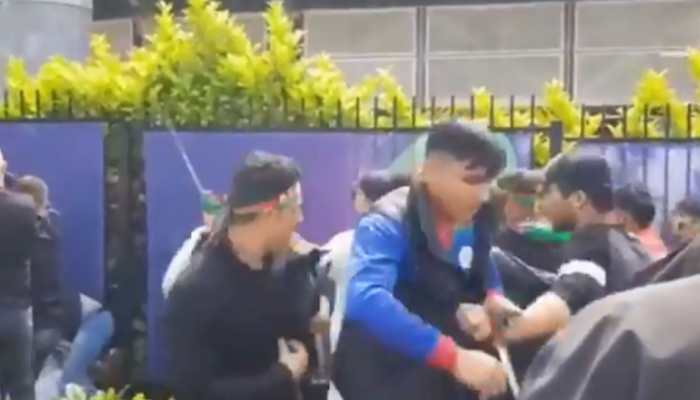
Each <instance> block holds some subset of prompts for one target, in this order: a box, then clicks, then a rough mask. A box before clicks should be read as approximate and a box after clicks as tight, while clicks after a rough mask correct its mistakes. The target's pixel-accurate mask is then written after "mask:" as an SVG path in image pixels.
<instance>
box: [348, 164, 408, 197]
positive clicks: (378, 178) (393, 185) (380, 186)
mask: <svg viewBox="0 0 700 400" xmlns="http://www.w3.org/2000/svg"><path fill="white" fill-rule="evenodd" d="M410 184H411V176H410V175H407V174H400V173H393V172H391V171H387V170H376V171H370V172H367V173H365V174H362V176H360V179H359V180H358V181H357V183H355V188H354V190H353V197H354V196H355V192H356V191H357V189H359V190H361V191H362V193H363V194H364V195H365V196H366V197H367V200H369V201H370V202H371V203H374V202H375V201H377V200H379V199H380V198H382V197H384V195H386V194H388V193H390V192H392V191H394V190H396V189H398V188H400V187H404V186H409V185H410Z"/></svg>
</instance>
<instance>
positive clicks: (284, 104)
mask: <svg viewBox="0 0 700 400" xmlns="http://www.w3.org/2000/svg"><path fill="white" fill-rule="evenodd" d="M282 115H283V118H284V126H289V96H288V95H287V91H286V90H283V91H282Z"/></svg>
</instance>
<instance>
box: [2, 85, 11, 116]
mask: <svg viewBox="0 0 700 400" xmlns="http://www.w3.org/2000/svg"><path fill="white" fill-rule="evenodd" d="M2 103H3V107H4V108H5V118H9V117H10V92H8V91H7V89H5V90H3V91H2Z"/></svg>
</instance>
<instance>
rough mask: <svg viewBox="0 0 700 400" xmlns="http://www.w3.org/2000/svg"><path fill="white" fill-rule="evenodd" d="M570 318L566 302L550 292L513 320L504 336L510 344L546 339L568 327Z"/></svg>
mask: <svg viewBox="0 0 700 400" xmlns="http://www.w3.org/2000/svg"><path fill="white" fill-rule="evenodd" d="M570 317H571V312H570V310H569V306H568V305H567V304H566V302H565V301H564V300H563V299H562V298H561V297H559V296H558V295H557V294H555V293H553V292H548V293H545V294H544V295H542V296H540V297H539V298H538V299H537V300H535V302H534V303H532V304H531V305H530V306H529V307H528V308H527V309H525V311H524V312H523V314H522V316H521V317H520V318H517V319H515V320H513V322H512V324H511V326H510V327H509V328H508V329H507V330H506V331H505V334H504V336H505V338H506V340H508V341H510V342H519V341H524V340H528V339H539V338H545V337H548V336H551V335H553V334H555V333H556V332H557V331H558V330H560V329H561V328H563V327H564V326H566V324H567V323H568V322H569V319H570Z"/></svg>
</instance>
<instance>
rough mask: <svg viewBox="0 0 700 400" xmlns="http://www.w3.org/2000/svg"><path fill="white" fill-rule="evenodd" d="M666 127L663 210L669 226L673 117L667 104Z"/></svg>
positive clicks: (665, 220) (665, 222)
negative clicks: (669, 153) (669, 173)
mask: <svg viewBox="0 0 700 400" xmlns="http://www.w3.org/2000/svg"><path fill="white" fill-rule="evenodd" d="M665 114H666V125H665V129H664V136H665V138H666V143H665V145H664V202H663V209H664V213H663V216H664V226H666V224H667V222H668V221H667V218H668V188H669V182H668V168H669V160H668V146H669V144H668V140H669V138H670V137H671V123H672V122H673V121H672V118H673V117H672V116H671V105H670V104H666V110H665Z"/></svg>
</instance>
